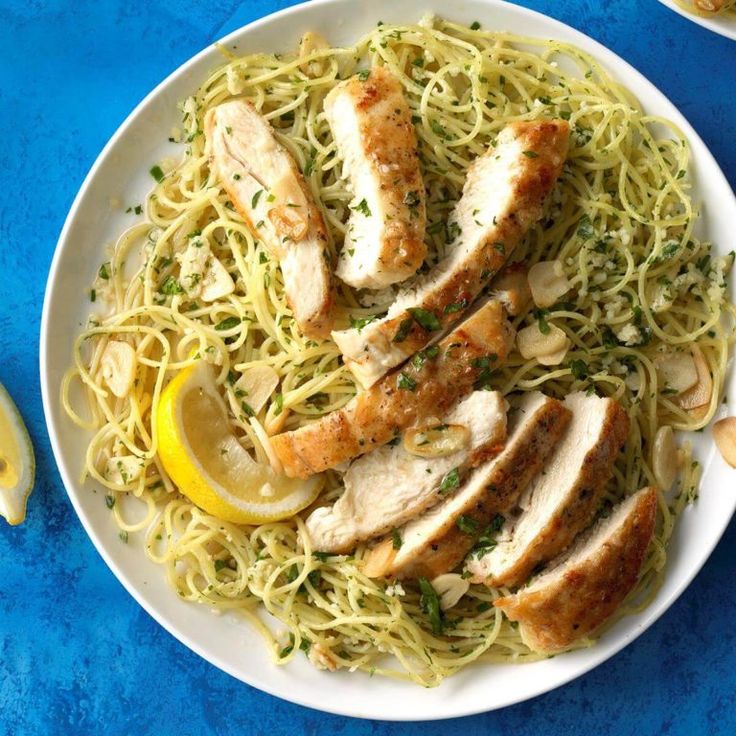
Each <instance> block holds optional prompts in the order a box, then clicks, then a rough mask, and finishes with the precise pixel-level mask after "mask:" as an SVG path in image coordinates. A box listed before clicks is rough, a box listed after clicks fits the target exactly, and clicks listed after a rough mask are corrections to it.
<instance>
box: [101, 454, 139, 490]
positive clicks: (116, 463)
mask: <svg viewBox="0 0 736 736" xmlns="http://www.w3.org/2000/svg"><path fill="white" fill-rule="evenodd" d="M142 470H143V461H142V460H141V459H140V458H139V457H136V456H135V455H123V456H121V457H115V456H113V457H111V458H110V459H109V460H108V461H107V468H106V469H105V477H106V478H107V479H108V480H109V481H112V482H113V483H115V484H116V485H119V486H125V485H128V483H132V482H133V481H136V480H138V478H140V477H141V471H142Z"/></svg>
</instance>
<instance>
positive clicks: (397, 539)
mask: <svg viewBox="0 0 736 736" xmlns="http://www.w3.org/2000/svg"><path fill="white" fill-rule="evenodd" d="M403 543H404V541H403V540H402V539H401V534H399V530H398V529H396V528H395V527H394V528H393V529H392V530H391V546H392V547H393V548H394V549H401V545H402V544H403Z"/></svg>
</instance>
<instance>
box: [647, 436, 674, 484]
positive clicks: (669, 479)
mask: <svg viewBox="0 0 736 736" xmlns="http://www.w3.org/2000/svg"><path fill="white" fill-rule="evenodd" d="M678 465H679V463H678V453H677V445H676V444H675V433H674V432H673V431H672V427H670V426H669V425H664V426H663V427H660V428H659V429H658V430H657V434H656V435H655V436H654V446H653V447H652V470H653V471H654V479H655V480H656V481H657V485H658V486H659V487H660V488H661V489H662V490H663V491H669V489H670V488H672V484H673V483H674V482H675V478H677V468H678Z"/></svg>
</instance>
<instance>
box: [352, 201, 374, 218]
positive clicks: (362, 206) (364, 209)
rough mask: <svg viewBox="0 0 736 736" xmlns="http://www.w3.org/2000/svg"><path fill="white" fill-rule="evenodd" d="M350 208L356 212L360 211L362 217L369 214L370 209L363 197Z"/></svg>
mask: <svg viewBox="0 0 736 736" xmlns="http://www.w3.org/2000/svg"><path fill="white" fill-rule="evenodd" d="M351 209H353V210H355V211H356V212H360V214H361V215H363V216H364V217H370V216H371V209H370V207H369V206H368V202H366V200H365V197H364V198H363V199H361V200H360V202H358V204H356V205H355V207H351Z"/></svg>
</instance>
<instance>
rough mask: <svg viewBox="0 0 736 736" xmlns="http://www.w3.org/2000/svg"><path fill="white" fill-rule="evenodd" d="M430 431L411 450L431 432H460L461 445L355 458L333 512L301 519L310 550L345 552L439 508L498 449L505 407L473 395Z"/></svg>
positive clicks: (394, 449) (490, 395) (400, 447)
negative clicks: (425, 452) (421, 452)
mask: <svg viewBox="0 0 736 736" xmlns="http://www.w3.org/2000/svg"><path fill="white" fill-rule="evenodd" d="M432 425H433V426H431V427H429V428H428V429H429V430H430V431H425V432H423V433H422V443H421V446H420V447H417V450H420V449H424V448H426V447H427V446H428V445H429V444H430V442H429V440H428V437H429V436H430V434H431V431H432V430H434V433H435V434H447V433H451V432H452V430H453V429H454V428H458V429H459V428H462V429H463V430H465V433H464V436H462V437H461V439H463V440H464V442H459V443H457V444H456V445H455V446H451V447H449V448H448V449H449V450H450V452H442V454H441V455H439V456H432V455H430V456H422V455H417V454H416V453H415V452H413V451H410V450H411V449H412V448H411V446H410V447H409V449H407V448H406V447H405V443H404V442H398V443H397V444H394V445H384V446H383V447H380V448H378V449H377V450H374V451H373V452H371V453H369V454H367V455H363V457H361V458H358V459H357V460H356V461H355V462H354V463H353V464H352V465H351V466H350V468H348V471H347V472H346V473H345V476H344V477H343V482H344V484H345V491H344V493H343V494H342V496H340V498H339V499H338V500H337V501H336V502H335V504H334V505H333V506H323V507H322V508H318V509H315V510H314V511H313V512H312V514H311V515H310V516H309V518H308V519H307V532H308V533H309V537H310V540H311V542H312V546H313V547H314V548H315V549H317V550H321V551H324V552H348V551H350V550H351V549H353V548H354V547H355V545H356V544H357V542H358V541H360V540H363V539H371V538H372V537H377V536H379V535H380V534H383V533H385V532H388V531H389V530H391V529H392V528H393V527H397V526H400V525H401V524H404V523H406V522H407V521H409V520H410V519H412V518H413V517H414V516H416V515H417V514H419V513H421V512H422V511H423V510H424V509H426V508H429V507H430V506H432V505H434V504H436V503H438V502H441V501H442V499H443V498H444V497H445V496H446V495H447V494H448V493H451V492H453V491H454V490H455V489H456V488H457V486H458V484H459V483H460V477H461V475H463V474H465V473H466V471H467V470H469V469H470V468H473V467H475V466H476V465H478V464H479V463H481V462H483V461H484V460H485V459H487V458H488V457H490V456H493V455H495V454H496V453H497V452H499V450H500V449H501V447H502V446H503V441H504V440H505V438H506V404H505V401H504V398H503V396H502V395H501V394H500V393H498V392H497V391H474V392H473V393H472V394H470V395H469V396H468V397H467V398H465V399H463V400H462V401H460V402H458V403H457V404H456V405H455V406H454V407H453V409H452V410H451V411H450V412H449V413H447V414H445V415H443V416H442V417H441V418H435V419H433V421H432ZM404 439H406V438H404ZM445 444H446V443H445ZM455 447H456V448H457V449H455ZM453 450H454V451H453ZM435 452H436V450H435Z"/></svg>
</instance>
